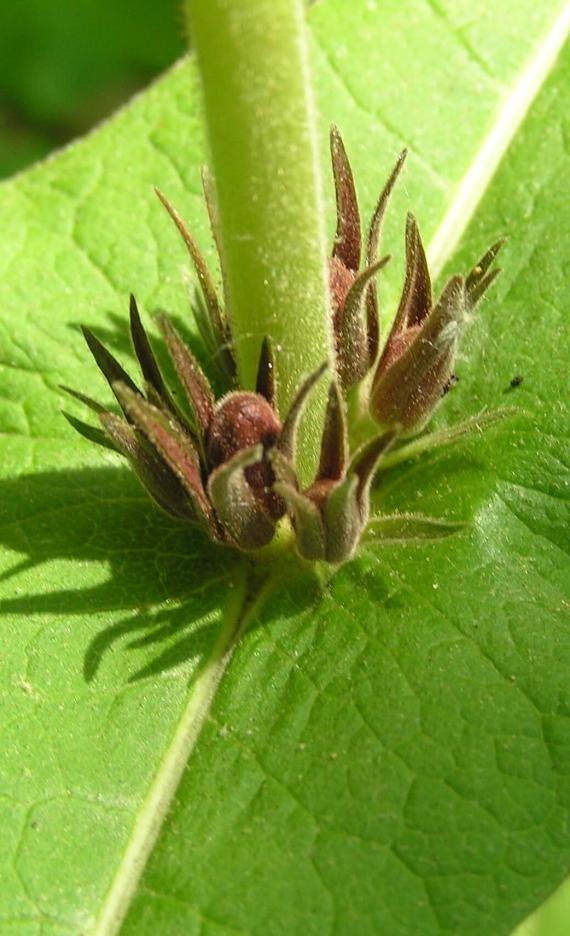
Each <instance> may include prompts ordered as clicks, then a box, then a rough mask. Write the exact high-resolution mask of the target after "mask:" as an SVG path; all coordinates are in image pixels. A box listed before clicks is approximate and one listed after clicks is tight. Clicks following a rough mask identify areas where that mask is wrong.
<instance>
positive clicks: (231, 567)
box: [0, 467, 237, 680]
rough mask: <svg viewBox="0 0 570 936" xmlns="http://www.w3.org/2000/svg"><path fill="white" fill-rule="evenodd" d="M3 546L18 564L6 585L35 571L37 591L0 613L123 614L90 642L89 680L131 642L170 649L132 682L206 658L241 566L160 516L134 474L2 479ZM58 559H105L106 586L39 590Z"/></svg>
mask: <svg viewBox="0 0 570 936" xmlns="http://www.w3.org/2000/svg"><path fill="white" fill-rule="evenodd" d="M0 542H1V543H2V545H3V546H4V547H5V548H6V549H8V550H11V551H13V552H14V553H16V554H19V556H20V557H21V558H20V559H19V560H18V561H17V562H16V563H15V564H12V565H11V566H10V567H8V568H7V569H5V570H4V571H3V572H2V573H1V574H0V580H1V581H3V582H7V581H9V580H10V579H11V578H13V577H15V576H16V575H18V576H19V575H21V574H22V573H24V572H26V571H28V572H30V571H33V573H34V576H33V583H34V587H36V583H38V584H39V585H40V588H38V589H37V590H36V591H34V592H32V593H30V592H29V591H26V592H25V593H21V594H16V595H15V596H14V597H6V598H4V599H2V600H0V614H4V615H7V614H19V615H23V616H25V617H29V616H32V615H38V614H64V615H66V616H83V617H85V616H86V615H88V614H89V613H95V612H102V611H103V612H104V611H119V612H120V611H125V612H126V614H125V616H124V617H122V618H121V619H120V620H118V621H117V622H115V623H113V624H112V625H111V626H109V627H107V628H105V629H104V630H102V631H100V632H99V633H98V634H97V635H96V636H95V637H94V638H93V639H92V641H91V643H90V645H89V646H88V648H87V651H86V653H85V659H84V675H85V678H86V679H87V680H91V679H93V677H94V676H95V674H96V673H97V670H98V668H99V666H100V664H101V660H102V658H103V656H104V654H105V653H106V652H107V651H108V650H110V649H111V648H112V646H113V645H114V644H115V643H116V642H117V641H119V640H121V639H123V638H125V637H129V636H131V637H132V639H131V641H130V642H129V643H128V644H127V648H128V649H136V648H142V647H146V646H151V645H160V646H161V647H164V648H165V649H163V650H162V652H161V653H160V654H159V655H158V657H157V658H156V659H154V660H152V661H151V662H150V663H147V664H145V665H144V666H143V667H142V668H141V669H140V670H139V671H137V672H136V673H135V674H134V675H133V676H132V677H131V680H136V679H142V678H146V677H148V676H151V675H154V674H156V673H159V672H161V671H164V670H168V669H172V668H173V667H176V666H178V665H179V664H180V663H181V662H183V661H184V660H187V659H189V658H190V657H194V656H203V654H204V653H207V652H208V649H209V647H210V645H211V642H212V640H213V639H214V637H215V634H216V632H217V629H218V627H219V623H220V619H221V614H222V610H223V602H224V600H225V595H226V593H227V589H228V588H230V587H231V584H232V577H233V575H234V574H235V569H236V562H237V560H236V559H235V558H234V556H233V555H232V554H231V553H230V552H229V551H226V550H223V549H220V548H219V547H215V546H213V545H212V544H211V543H209V542H208V540H207V539H206V538H205V537H204V536H203V535H202V534H201V533H199V532H198V531H196V530H194V529H192V528H191V527H188V526H186V525H184V524H182V523H176V522H175V521H173V520H172V519H170V518H169V517H167V516H166V515H163V514H162V513H161V512H160V511H159V510H158V509H157V508H154V507H153V505H152V504H151V502H150V501H149V499H148V498H147V497H146V495H145V494H144V492H143V491H142V489H141V488H140V487H139V485H138V482H137V481H136V479H135V478H134V477H133V476H132V475H131V474H130V472H129V471H128V470H126V469H122V468H115V467H108V468H96V469H91V468H87V469H83V470H78V471H65V472H57V471H54V472H46V473H42V474H36V475H29V476H24V477H19V478H14V479H9V480H3V481H0ZM53 560H73V561H74V562H77V563H90V562H102V561H103V562H105V563H106V564H107V565H108V569H109V574H108V576H107V578H106V580H105V581H104V582H102V583H99V584H96V585H91V586H89V585H86V586H84V587H83V586H82V585H81V584H80V583H78V582H77V577H78V576H77V574H71V573H70V580H68V581H67V582H66V581H65V580H63V581H62V580H61V579H60V581H59V582H58V584H59V585H60V586H62V587H59V588H58V590H56V591H54V590H51V589H50V590H49V591H42V590H41V583H42V582H45V577H44V576H42V567H43V566H45V565H46V564H47V563H49V562H52V561H53ZM50 585H51V582H50Z"/></svg>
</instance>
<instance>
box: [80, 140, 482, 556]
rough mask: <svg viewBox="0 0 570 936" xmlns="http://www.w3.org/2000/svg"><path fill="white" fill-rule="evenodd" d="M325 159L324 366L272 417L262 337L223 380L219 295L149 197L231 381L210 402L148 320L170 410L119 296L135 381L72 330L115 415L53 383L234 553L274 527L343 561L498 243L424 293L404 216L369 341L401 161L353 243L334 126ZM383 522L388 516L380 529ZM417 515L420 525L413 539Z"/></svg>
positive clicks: (225, 358)
mask: <svg viewBox="0 0 570 936" xmlns="http://www.w3.org/2000/svg"><path fill="white" fill-rule="evenodd" d="M331 156H332V166H333V175H334V182H335V192H336V205H337V226H336V235H335V239H334V246H333V251H332V256H331V259H330V266H329V271H330V298H331V309H332V316H333V321H332V324H333V330H334V336H335V345H336V359H335V365H334V367H333V368H332V372H331V368H330V367H329V365H328V363H324V364H323V366H322V367H321V368H319V370H318V371H316V372H315V373H314V374H312V375H309V376H308V377H307V378H306V380H305V381H304V382H303V383H302V385H301V386H300V387H299V388H298V391H297V394H296V396H295V398H294V400H293V402H292V404H291V406H290V408H289V411H288V412H287V413H285V414H280V413H279V412H278V408H277V392H276V367H275V359H274V352H273V347H272V342H271V338H270V336H267V337H266V338H265V340H264V342H263V344H262V347H261V350H260V358H259V366H258V373H257V384H256V388H255V391H249V390H244V389H241V388H239V387H238V386H236V377H235V375H236V366H235V360H234V357H233V353H232V348H233V344H232V333H231V324H230V323H231V315H229V314H228V313H227V303H226V307H225V308H224V304H223V303H222V301H220V299H219V298H218V294H217V291H216V288H215V286H214V283H213V280H212V277H211V276H210V273H209V271H208V268H207V266H206V263H205V261H204V258H203V257H202V254H201V253H200V251H199V249H198V247H197V245H196V243H195V241H194V239H193V238H192V236H191V234H190V233H189V231H188V230H187V228H186V226H185V224H184V222H183V221H182V219H181V218H180V216H179V215H178V213H177V212H176V211H175V209H174V208H173V207H172V206H171V205H170V203H169V202H168V201H167V200H166V198H165V197H164V196H163V195H162V194H161V193H160V192H159V193H158V195H159V198H160V199H161V201H162V203H163V204H164V206H165V207H166V209H167V211H168V212H169V214H170V216H171V217H172V219H173V221H174V223H175V224H176V226H177V228H178V230H179V231H180V233H181V235H182V237H183V238H184V241H185V243H186V246H187V248H188V252H189V255H190V258H191V260H192V263H193V265H194V268H195V270H196V273H197V277H198V281H199V283H200V287H201V292H202V295H201V301H200V303H199V304H198V310H197V316H196V320H197V324H198V327H199V329H200V332H201V335H202V338H203V341H204V343H205V345H206V347H207V348H208V349H209V351H210V352H211V354H212V357H213V359H214V360H215V361H216V362H217V363H218V365H219V369H220V372H221V373H222V374H223V376H224V377H225V379H226V381H227V382H228V383H229V385H230V387H231V389H230V390H229V392H227V393H226V394H225V395H224V396H222V397H221V399H219V400H216V399H215V396H214V392H213V390H212V385H211V383H210V380H209V379H208V377H207V375H206V373H205V372H204V370H203V369H202V367H201V366H200V364H199V363H198V361H197V360H196V358H195V357H194V355H193V354H192V353H191V351H190V349H189V348H188V346H187V345H186V343H185V342H184V341H183V340H182V338H181V337H180V335H179V334H178V332H177V331H176V329H175V327H174V326H173V324H172V322H171V321H170V320H169V319H168V317H167V316H165V315H160V316H159V317H158V324H159V327H160V330H161V332H162V336H163V339H164V342H165V345H166V348H167V351H168V353H169V356H170V359H171V362H172V365H173V368H174V371H175V372H176V375H177V378H178V382H179V384H180V386H181V388H182V390H183V402H182V403H178V402H177V400H176V399H175V396H174V395H173V393H172V392H171V390H170V388H169V387H168V386H167V382H166V380H165V378H164V375H163V373H162V370H161V368H160V367H159V364H158V361H157V358H156V355H155V353H154V351H153V349H152V346H151V343H150V341H149V338H148V336H147V333H146V331H145V329H144V327H143V325H142V322H141V318H140V315H139V311H138V308H137V304H136V301H135V299H134V297H131V305H130V331H131V337H132V342H133V347H134V351H135V355H136V357H137V360H138V363H139V366H140V370H141V375H142V383H141V385H140V386H139V385H138V384H136V383H135V382H134V381H133V380H132V379H131V377H130V376H129V375H128V374H127V373H126V371H125V370H124V369H123V367H122V366H121V364H120V363H119V362H118V361H117V360H116V358H115V357H114V356H113V355H112V354H111V353H110V352H109V351H108V350H107V349H106V348H105V347H104V346H103V345H102V344H101V342H100V341H99V340H98V339H97V338H96V337H95V335H94V334H93V333H92V332H91V331H90V330H89V329H87V328H84V329H83V332H84V336H85V339H86V342H87V344H88V347H89V349H90V351H91V353H92V354H93V357H94V358H95V361H96V363H97V365H98V367H99V369H100V370H101V372H102V373H103V375H104V376H105V378H106V379H107V381H108V383H109V385H110V387H111V389H112V391H113V393H114V395H115V397H116V400H117V402H118V404H119V407H120V409H121V411H122V415H118V414H117V413H115V412H113V411H111V410H109V409H107V408H106V407H104V406H101V405H100V404H99V403H97V402H96V401H95V400H92V399H91V398H90V397H87V396H85V395H84V394H82V393H79V392H77V391H75V390H72V389H69V388H67V387H66V388H64V389H65V390H66V391H67V392H68V393H70V394H71V395H72V396H74V397H75V398H76V399H78V400H80V401H81V402H82V403H83V404H85V405H87V406H88V407H89V408H91V410H93V411H94V412H95V413H96V414H97V416H98V419H99V423H100V428H95V427H93V426H92V425H90V424H88V423H85V422H82V421H81V420H79V419H77V418H76V417H74V416H69V415H68V414H66V415H67V418H68V419H69V421H70V422H71V423H72V425H73V426H74V427H75V428H76V429H77V430H78V431H79V432H80V433H82V434H83V435H84V436H85V437H87V438H88V439H90V440H92V441H94V442H97V443H99V444H100V445H104V446H106V447H107V448H111V449H113V450H114V451H116V452H118V453H120V454H121V455H123V456H124V457H125V458H126V459H127V460H128V461H129V462H130V464H131V466H132V468H133V470H134V471H135V473H136V474H137V476H138V477H139V479H140V481H141V482H142V484H143V485H144V487H145V488H146V489H147V491H148V492H149V494H150V495H151V497H152V498H153V499H154V500H155V501H156V503H157V504H159V505H160V507H162V508H163V509H164V510H165V511H167V512H168V513H169V514H170V515H171V516H173V517H175V518H177V519H179V520H183V521H186V522H188V523H193V524H197V525H198V526H200V527H201V528H202V529H203V530H204V531H205V532H206V533H207V534H208V535H209V536H210V538H211V539H213V540H214V541H216V542H218V543H222V544H225V545H228V546H231V547H234V548H236V549H239V550H242V551H245V552H248V553H251V552H253V553H255V552H256V551H257V550H260V549H262V548H263V547H265V546H267V545H268V544H269V543H270V542H271V541H272V540H273V538H274V536H275V533H276V529H277V526H278V525H279V524H281V523H284V522H288V523H289V524H290V526H291V527H292V528H293V529H294V531H295V541H296V548H297V551H298V553H299V554H300V555H301V556H302V557H303V558H304V559H307V560H310V561H315V560H324V561H326V562H329V563H333V564H338V563H342V562H345V561H347V560H348V559H350V558H351V557H352V556H353V555H354V552H355V550H356V548H357V546H358V543H359V542H360V539H361V536H362V534H363V532H364V530H365V528H366V525H367V523H368V520H369V513H370V487H371V484H372V481H373V478H374V475H375V472H376V470H377V468H378V466H379V464H380V463H381V461H382V458H383V457H384V456H385V454H386V452H387V451H388V449H389V448H390V447H391V446H394V445H397V444H398V443H399V441H400V439H402V438H404V437H406V436H409V435H413V434H416V433H417V432H419V431H420V430H421V429H422V428H423V427H424V426H425V425H426V424H427V422H428V421H429V419H430V418H431V415H432V413H433V411H434V409H435V407H436V406H437V405H438V403H439V402H440V400H441V398H442V396H443V395H444V394H445V393H446V391H447V389H449V387H450V386H451V384H452V382H453V368H454V363H455V357H456V352H457V345H458V340H459V336H460V332H461V326H462V324H463V322H464V320H465V317H466V315H467V314H468V313H469V312H470V311H471V310H472V309H473V308H474V306H475V304H476V303H477V301H478V300H479V299H480V297H481V296H482V295H483V293H484V292H485V290H486V289H487V288H488V286H489V285H490V284H491V282H492V281H493V279H494V278H495V276H496V275H497V273H498V270H496V269H491V265H492V263H493V260H494V259H495V256H496V254H497V252H498V250H499V248H500V246H501V243H497V244H495V245H494V246H493V247H492V248H491V249H490V250H489V251H488V252H487V253H486V254H485V256H484V257H483V258H482V259H481V260H480V261H479V263H478V264H477V266H476V267H474V269H473V270H472V271H471V273H470V274H469V275H468V276H467V277H466V278H463V277H461V276H454V277H452V278H451V279H450V280H449V282H448V283H447V285H446V286H445V288H444V289H443V291H442V293H441V295H440V296H439V298H438V299H437V300H436V301H434V299H433V296H432V287H431V280H430V275H429V270H428V265H427V260H426V255H425V251H424V248H423V244H422V241H421V237H420V234H419V230H418V226H417V224H416V221H415V219H414V218H413V216H412V215H409V216H408V219H407V224H406V241H405V243H406V274H405V282H404V286H403V290H402V296H401V299H400V303H399V306H398V309H397V312H396V315H395V318H394V321H393V324H392V327H391V329H390V332H389V334H388V336H387V338H386V340H385V342H384V343H383V345H382V343H381V341H380V327H379V314H378V292H377V286H376V276H377V274H378V273H379V271H380V270H381V269H382V268H383V267H384V266H385V264H386V263H387V262H388V260H389V259H390V258H389V257H388V256H385V257H383V258H381V259H378V245H379V240H380V233H381V228H382V223H383V219H384V215H385V212H386V207H387V204H388V200H389V197H390V193H391V191H392V189H393V187H394V184H395V182H396V180H397V177H398V175H399V173H400V171H401V168H402V166H403V163H404V160H405V157H406V153H405V151H404V152H403V153H402V154H401V155H400V157H399V159H398V161H397V163H396V166H395V168H394V170H393V172H392V174H391V176H390V178H389V179H388V181H387V183H386V185H385V187H384V189H383V191H382V193H381V195H380V198H379V200H378V203H377V205H376V208H375V211H374V213H373V216H372V219H371V222H370V225H369V228H368V232H367V237H366V245H365V249H364V250H363V247H362V232H361V220H360V213H359V208H358V202H357V197H356V189H355V184H354V178H353V175H352V170H351V168H350V163H349V161H348V157H347V154H346V150H345V147H344V144H343V142H342V139H341V136H340V134H339V132H338V130H337V129H336V128H335V127H333V128H332V131H331ZM204 182H205V185H204V190H205V195H206V202H207V206H208V210H209V214H210V220H211V223H212V228H213V233H214V237H215V240H216V243H219V238H218V236H217V229H216V216H215V210H214V202H213V199H212V196H211V183H210V182H209V180H208V178H207V177H205V178H204ZM325 374H327V379H328V380H329V392H328V403H327V408H326V414H325V421H324V427H323V432H322V438H321V442H320V459H319V466H318V469H317V472H316V475H315V477H314V479H313V481H312V483H311V484H310V485H309V486H308V487H304V488H303V487H302V486H301V484H300V482H299V479H298V476H297V470H296V439H297V430H298V426H299V422H300V419H301V417H302V413H303V409H304V406H305V403H306V401H307V399H308V396H309V394H310V393H311V390H312V388H313V387H314V385H315V383H316V382H317V381H318V380H320V379H323V378H324V375H325ZM357 386H360V387H361V388H362V390H363V392H364V395H365V397H366V402H367V407H368V410H369V415H370V417H371V422H372V424H374V423H375V424H376V425H377V429H376V430H375V431H374V432H372V433H371V434H370V437H369V438H368V440H367V441H365V442H364V444H362V445H361V446H360V447H359V448H357V449H356V451H353V452H351V451H350V450H349V449H350V446H349V438H350V431H349V429H350V427H349V426H348V425H347V406H346V400H347V395H348V394H350V393H351V391H352V389H353V388H354V387H357ZM412 521H413V518H410V515H402V522H403V524H404V527H403V528H405V529H406V530H408V531H409V529H411V525H412V526H413V522H412ZM398 522H399V521H398V519H397V518H390V524H389V528H390V531H391V535H393V533H394V529H395V528H396V527H397V526H398ZM429 523H430V521H429V520H428V519H427V518H420V522H419V527H418V529H420V528H421V530H422V531H423V532H422V536H423V535H424V532H425V528H426V524H428V525H429ZM437 528H438V530H441V529H443V526H442V525H441V524H438V525H437ZM446 529H447V528H446ZM438 535H441V534H438Z"/></svg>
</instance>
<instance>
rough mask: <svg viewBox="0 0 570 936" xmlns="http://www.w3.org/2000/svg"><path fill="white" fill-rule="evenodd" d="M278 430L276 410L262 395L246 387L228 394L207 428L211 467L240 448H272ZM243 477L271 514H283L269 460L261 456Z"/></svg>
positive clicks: (219, 463) (275, 515)
mask: <svg viewBox="0 0 570 936" xmlns="http://www.w3.org/2000/svg"><path fill="white" fill-rule="evenodd" d="M280 432H281V423H280V422H279V419H278V417H277V413H276V412H275V410H274V409H273V408H272V407H271V405H270V404H269V403H268V402H267V400H266V399H265V397H262V396H261V395H260V394H259V393H248V392H246V391H245V390H240V391H236V392H235V393H229V394H228V395H227V396H226V397H224V398H223V399H222V400H221V401H220V402H219V404H218V405H217V407H216V409H215V412H214V416H213V418H212V422H211V424H210V428H209V431H208V437H207V442H206V455H207V457H208V461H209V463H210V467H211V468H212V469H213V468H217V466H218V465H221V464H223V463H224V462H227V461H228V460H229V459H230V458H231V457H232V456H233V455H235V454H236V453H237V452H239V451H241V450H242V449H245V448H251V447H252V446H253V445H258V444H259V443H261V444H262V445H263V448H264V450H266V449H268V448H271V447H272V446H273V445H275V442H276V441H277V438H278V436H279V433H280ZM245 477H246V479H247V482H248V484H249V486H250V488H251V489H252V491H253V493H254V494H255V496H256V497H257V499H258V500H259V501H260V502H261V503H262V504H263V505H264V507H265V508H266V510H267V512H268V513H269V514H270V516H272V517H273V518H274V519H278V518H279V517H280V516H282V515H283V513H284V510H285V507H284V505H283V503H282V501H281V499H280V498H278V497H277V495H276V494H274V492H273V491H272V490H271V486H272V484H273V482H274V480H275V479H274V475H273V469H272V468H271V465H270V463H269V461H268V460H267V459H266V458H265V457H263V459H262V460H261V461H260V462H258V463H257V464H256V465H251V466H250V467H249V468H246V470H245Z"/></svg>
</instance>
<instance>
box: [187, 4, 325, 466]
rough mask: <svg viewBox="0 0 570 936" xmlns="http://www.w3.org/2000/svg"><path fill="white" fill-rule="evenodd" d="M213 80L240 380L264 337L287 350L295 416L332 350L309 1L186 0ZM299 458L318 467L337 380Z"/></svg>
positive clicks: (317, 404)
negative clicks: (305, 387) (298, 398)
mask: <svg viewBox="0 0 570 936" xmlns="http://www.w3.org/2000/svg"><path fill="white" fill-rule="evenodd" d="M186 7H187V11H188V19H189V26H190V32H191V38H192V44H193V47H194V48H195V50H196V52H197V57H198V66H199V70H200V74H201V78H202V84H203V94H204V103H205V110H206V122H207V127H208V135H209V142H210V151H211V159H212V166H213V171H214V176H215V181H216V189H217V198H218V210H219V217H220V229H221V241H222V244H221V247H222V253H223V263H224V269H225V276H226V278H227V288H228V292H229V301H230V310H229V312H230V317H231V324H232V330H233V333H234V336H235V343H236V354H237V360H238V368H239V376H240V381H241V383H242V385H243V386H244V387H248V388H252V387H253V386H254V384H255V375H256V369H257V363H258V357H259V350H260V346H261V341H262V339H263V337H264V336H265V335H270V336H271V337H272V339H273V341H274V343H275V346H276V350H277V355H276V357H277V376H278V402H279V408H280V411H281V414H282V415H283V414H284V413H285V412H286V410H287V407H288V405H289V403H290V402H291V399H292V398H293V396H294V393H295V391H296V389H297V387H298V386H299V383H300V381H301V378H302V377H304V376H306V375H307V374H308V373H310V372H311V371H313V370H315V369H316V368H317V367H318V366H319V365H320V364H322V363H323V361H324V360H329V359H330V357H331V354H332V338H331V324H330V312H329V300H328V288H327V276H326V246H325V233H324V221H323V210H322V196H321V180H320V175H319V167H318V161H317V147H316V130H315V115H314V109H313V102H312V91H311V83H310V77H309V72H308V62H307V48H306V46H307V40H306V34H305V29H306V27H305V21H304V5H303V2H302V0H207V2H206V0H186ZM321 384H322V386H319V387H318V388H317V389H316V391H315V393H314V395H313V396H312V398H311V400H310V402H309V406H308V410H307V417H306V419H305V423H304V430H303V431H302V433H301V440H300V449H299V456H300V462H301V471H302V473H303V474H305V475H306V474H307V473H308V471H309V470H310V468H311V467H313V466H314V465H315V464H316V459H317V448H318V441H319V437H320V428H321V426H322V418H323V411H324V405H325V399H326V381H321Z"/></svg>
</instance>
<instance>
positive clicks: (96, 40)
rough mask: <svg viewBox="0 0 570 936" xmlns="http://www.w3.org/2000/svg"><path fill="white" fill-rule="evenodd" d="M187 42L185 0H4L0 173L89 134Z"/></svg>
mask: <svg viewBox="0 0 570 936" xmlns="http://www.w3.org/2000/svg"><path fill="white" fill-rule="evenodd" d="M185 47H186V42H185V36H184V24H183V17H182V10H181V3H180V2H179V0H57V2H56V3H54V2H52V0H0V178H6V177H7V176H10V175H12V174H13V173H14V172H17V171H18V170H20V169H23V168H25V167H26V166H28V165H30V164H31V163H33V162H35V161H36V160H38V159H41V158H42V157H43V156H46V155H47V154H48V153H49V152H51V151H52V150H54V149H57V148H58V147H60V146H62V145H63V144H65V143H67V142H68V141H69V140H72V139H74V137H77V136H79V135H81V134H82V133H85V132H86V131H87V130H89V129H90V128H91V127H92V126H94V125H95V124H97V123H99V121H101V120H102V119H103V118H105V117H107V116H108V115H109V114H111V113H112V112H113V111H114V110H116V108H117V107H118V106H119V105H121V104H122V103H124V102H125V101H127V100H128V99H129V97H131V96H132V94H133V93H134V92H136V91H138V90H140V89H141V88H143V87H144V86H145V85H147V84H148V83H149V82H150V81H151V80H152V79H153V78H154V77H155V76H156V75H157V74H159V73H160V72H161V71H163V70H164V69H165V68H167V67H168V66H169V65H171V64H172V63H173V62H174V61H175V60H176V59H177V58H178V57H179V56H181V55H182V54H183V52H184V50H185Z"/></svg>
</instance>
